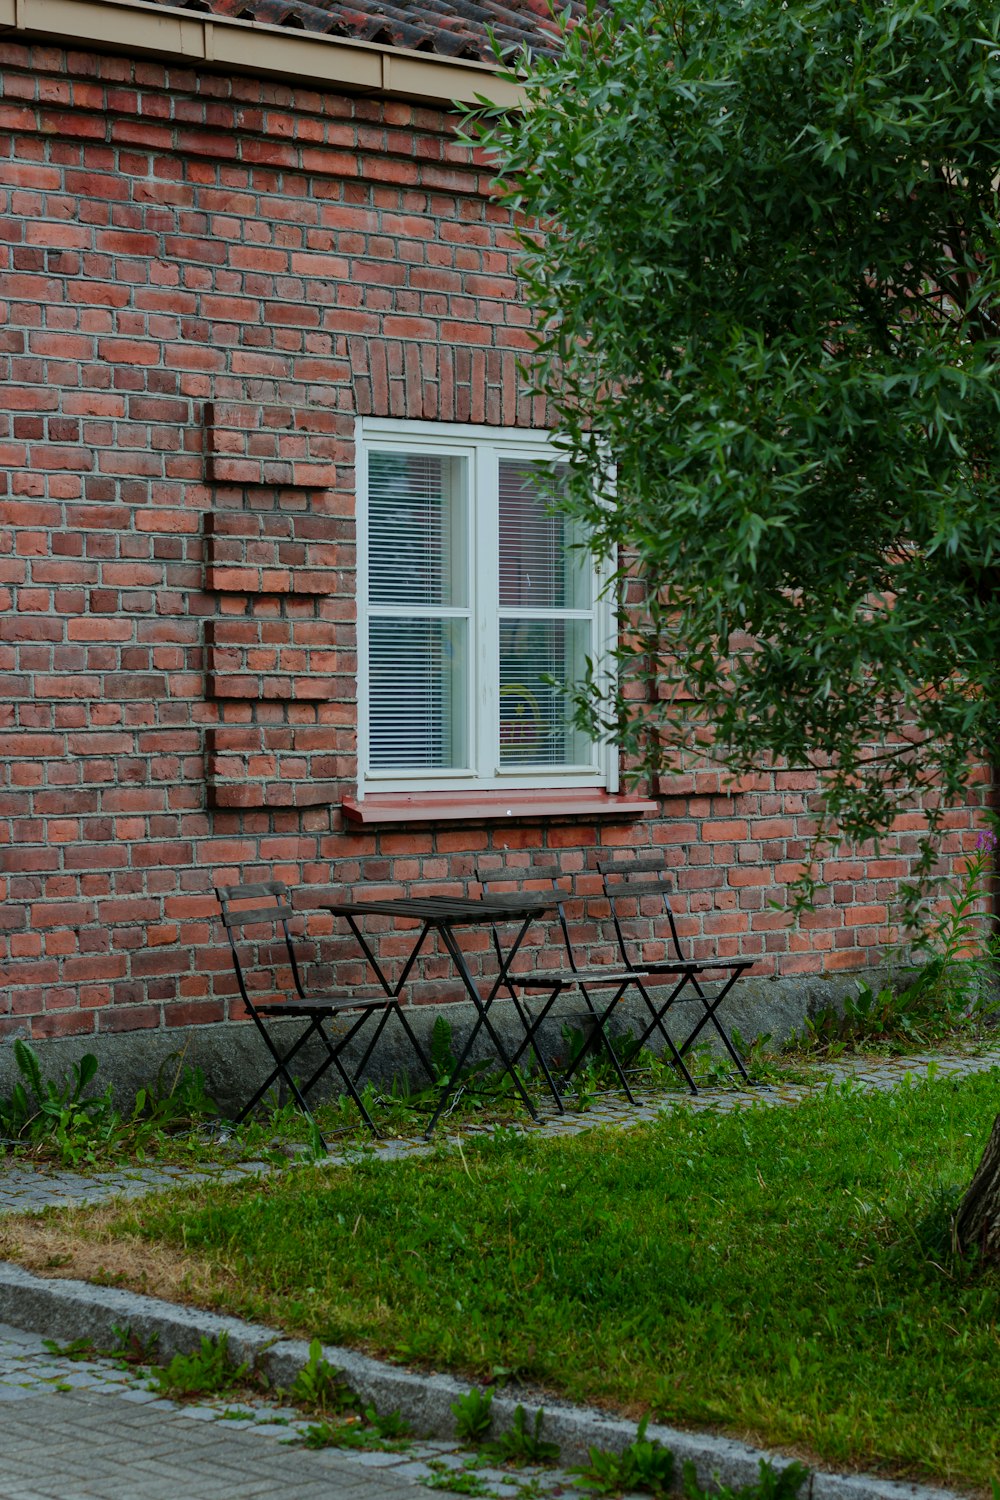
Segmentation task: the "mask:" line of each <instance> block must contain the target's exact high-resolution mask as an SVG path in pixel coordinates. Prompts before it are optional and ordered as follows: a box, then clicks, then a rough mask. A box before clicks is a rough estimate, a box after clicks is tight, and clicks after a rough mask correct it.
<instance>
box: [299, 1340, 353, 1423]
mask: <svg viewBox="0 0 1000 1500" xmlns="http://www.w3.org/2000/svg"><path fill="white" fill-rule="evenodd" d="M288 1394H289V1396H290V1397H291V1399H292V1400H293V1401H294V1402H295V1403H296V1405H297V1406H302V1407H305V1409H306V1410H307V1411H318V1412H347V1411H351V1410H352V1409H353V1408H355V1407H357V1406H359V1405H360V1402H359V1401H358V1398H357V1396H356V1395H355V1394H354V1392H353V1391H352V1390H351V1388H350V1386H349V1385H347V1383H346V1382H345V1381H344V1379H343V1377H342V1375H341V1373H340V1371H339V1370H337V1369H336V1368H335V1367H334V1366H333V1365H331V1363H330V1361H329V1360H328V1359H326V1358H325V1356H324V1354H323V1346H322V1344H321V1343H320V1341H319V1339H313V1340H312V1342H311V1343H310V1345H309V1358H308V1359H307V1360H306V1362H305V1364H304V1365H303V1366H302V1369H301V1370H300V1371H299V1373H298V1374H297V1375H296V1377H295V1380H294V1383H293V1384H292V1388H291V1390H290V1391H289V1392H288Z"/></svg>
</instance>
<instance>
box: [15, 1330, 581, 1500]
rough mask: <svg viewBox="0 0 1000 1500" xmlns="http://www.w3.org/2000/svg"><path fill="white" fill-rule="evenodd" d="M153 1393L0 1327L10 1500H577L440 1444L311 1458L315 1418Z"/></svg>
mask: <svg viewBox="0 0 1000 1500" xmlns="http://www.w3.org/2000/svg"><path fill="white" fill-rule="evenodd" d="M149 1384H150V1383H149V1376H148V1372H145V1371H140V1370H136V1369H134V1368H130V1367H124V1366H120V1365H118V1364H116V1363H115V1362H114V1360H112V1359H108V1358H98V1357H94V1358H87V1359H71V1358H69V1357H67V1356H66V1355H59V1354H54V1353H52V1352H51V1351H50V1350H48V1349H46V1347H45V1343H44V1341H43V1340H42V1339H41V1338H39V1337H38V1336H37V1335H36V1334H32V1333H22V1332H20V1331H19V1330H17V1329H14V1328H8V1327H4V1326H3V1325H0V1495H2V1496H3V1500H243V1497H246V1500H256V1497H260V1500H270V1497H277V1496H279V1495H280V1496H287V1497H289V1500H415V1497H416V1496H418V1495H420V1494H422V1493H425V1494H426V1493H433V1491H434V1490H435V1489H439V1488H444V1486H445V1485H446V1484H447V1485H448V1486H449V1487H451V1486H452V1485H454V1483H455V1478H456V1476H461V1477H460V1479H459V1482H460V1483H464V1486H465V1488H464V1493H466V1494H481V1495H484V1496H489V1497H494V1496H495V1497H498V1500H503V1497H511V1500H517V1497H523V1500H529V1497H530V1500H536V1497H539V1500H541V1497H548V1496H553V1497H555V1496H560V1495H565V1496H570V1495H572V1496H574V1497H576V1500H583V1497H582V1494H581V1492H580V1491H579V1490H578V1489H577V1488H576V1486H575V1485H574V1483H573V1480H572V1479H571V1478H570V1476H569V1475H567V1474H565V1473H562V1472H560V1471H556V1470H551V1469H549V1470H533V1471H527V1470H525V1471H520V1472H518V1471H514V1470H504V1469H497V1468H494V1467H490V1466H488V1465H487V1466H485V1467H481V1466H479V1463H478V1459H477V1455H476V1454H474V1453H471V1452H463V1451H462V1450H461V1449H460V1448H459V1447H458V1446H457V1445H455V1444H452V1443H445V1442H427V1441H414V1442H412V1443H409V1444H407V1445H405V1446H402V1447H401V1448H400V1451H398V1452H391V1453H379V1452H363V1451H345V1450H343V1449H337V1448H322V1449H315V1450H313V1449H309V1448H307V1447H305V1445H304V1435H305V1433H306V1432H307V1430H308V1428H309V1427H311V1426H313V1425H314V1424H315V1423H316V1420H317V1419H316V1418H315V1417H307V1416H304V1415H303V1413H302V1412H300V1411H297V1410H296V1409H295V1408H294V1407H289V1406H285V1405H281V1404H279V1403H278V1402H265V1401H257V1400H252V1401H249V1402H248V1401H241V1400H236V1399H230V1400H226V1399H223V1398H220V1399H215V1400H208V1401H196V1402H191V1403H184V1404H180V1403H178V1402H176V1401H169V1400H165V1399H163V1398H162V1397H160V1396H159V1395H158V1394H157V1393H156V1391H155V1390H150V1388H149ZM470 1466H472V1467H470Z"/></svg>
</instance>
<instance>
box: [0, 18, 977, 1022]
mask: <svg viewBox="0 0 1000 1500" xmlns="http://www.w3.org/2000/svg"><path fill="white" fill-rule="evenodd" d="M0 58H2V61H3V63H4V69H5V75H6V76H5V83H4V100H3V102H2V104H0V202H2V211H3V219H2V230H0V257H2V265H3V280H2V287H0V293H2V296H3V298H4V299H5V307H4V318H3V323H2V328H0V377H2V379H3V383H4V390H5V393H6V401H5V403H4V407H5V410H4V411H3V413H2V414H0V468H2V474H0V499H2V517H0V700H2V701H0V748H2V754H3V757H4V759H3V764H2V772H0V774H2V784H0V861H2V863H0V870H2V877H0V888H2V890H3V894H4V898H5V899H4V902H3V906H2V918H0V924H2V940H0V941H2V944H3V946H4V948H5V949H6V950H7V951H6V952H5V953H4V954H3V960H4V961H3V980H4V983H3V987H2V989H0V1033H3V1034H9V1033H10V1032H12V1031H22V1032H24V1033H26V1034H30V1035H32V1036H52V1035H60V1034H70V1033H77V1032H80V1033H85V1032H91V1031H121V1030H128V1029H132V1028H139V1027H159V1026H182V1025H187V1024H190V1023H195V1022H206V1021H212V1020H216V1019H218V1018H220V1017H224V1016H225V1015H227V1014H228V1007H229V1005H230V1002H231V999H232V994H233V984H232V981H231V978H230V973H229V967H228V959H227V957H226V952H225V950H224V948H223V947H222V944H221V941H220V934H219V931H218V929H217V927H216V924H215V922H214V912H215V902H214V898H213V896H212V894H211V889H212V885H213V882H214V881H215V880H218V879H222V880H231V879H235V878H238V877H239V876H240V875H244V876H246V877H248V878H250V877H253V876H257V877H258V878H259V876H260V874H261V872H262V870H263V869H269V868H273V869H274V870H275V871H276V873H277V874H279V875H280V876H281V877H283V878H285V879H286V880H288V881H289V883H291V884H293V885H295V886H297V887H308V886H310V885H326V884H328V883H329V882H331V881H332V882H341V881H342V882H345V883H347V884H349V885H354V884H355V883H358V882H361V883H367V884H377V885H379V886H382V887H385V886H389V885H396V886H400V887H403V888H404V889H408V890H417V889H422V888H427V889H431V888H433V889H435V890H445V889H460V888H462V887H464V886H465V885H466V883H467V882H469V880H470V878H471V875H472V872H473V868H474V864H475V861H476V860H477V859H481V858H485V859H487V861H492V863H493V864H494V865H497V864H499V863H500V862H501V861H502V860H505V859H507V860H522V861H524V862H525V863H527V862H529V861H530V858H531V856H532V854H533V853H534V852H535V851H538V850H542V849H544V850H547V851H552V852H553V853H555V854H556V855H557V856H558V857H559V859H560V860H561V861H562V862H563V864H564V867H565V868H566V869H567V870H569V871H585V870H586V869H587V868H588V861H589V859H590V856H591V855H592V851H593V850H594V848H595V846H597V845H599V844H603V845H604V846H606V847H617V848H621V849H623V850H627V849H629V848H631V847H632V846H635V845H637V844H639V845H641V844H655V845H664V846H665V847H666V848H667V849H668V851H669V855H670V859H671V862H672V863H673V865H674V866H675V868H676V872H677V882H678V887H679V893H680V904H681V907H682V909H683V912H684V917H683V924H684V926H685V928H686V930H688V931H689V932H690V933H691V934H692V935H693V936H694V937H695V940H696V943H697V947H698V949H699V951H703V952H707V951H710V950H711V949H714V948H718V949H719V950H721V951H722V952H724V953H726V954H731V953H735V952H737V951H739V952H743V953H748V954H753V955H755V956H759V958H760V960H761V968H760V972H762V973H768V972H773V971H774V970H775V969H777V971H778V972H780V973H782V974H784V975H793V974H798V973H814V972H817V971H819V970H821V969H842V968H848V967H854V966H860V965H864V964H866V963H869V962H872V961H874V960H875V959H876V958H877V956H878V954H877V948H878V945H879V943H880V942H881V941H882V940H883V939H884V938H885V936H886V924H887V920H888V917H889V914H890V903H891V900H892V897H893V893H894V888H895V881H896V879H897V878H898V876H899V875H900V874H901V873H903V868H904V866H903V863H902V862H901V861H900V860H899V859H897V858H894V857H883V858H869V859H863V858H857V859H843V860H839V861H837V862H836V863H831V864H830V865H829V866H828V869H827V874H828V875H829V876H830V877H831V879H832V886H831V887H830V889H829V891H828V892H827V893H826V894H825V895H824V896H823V897H822V898H821V901H822V904H821V905H820V907H819V909H818V910H817V912H816V913H815V915H814V916H813V917H811V918H808V919H806V921H805V922H804V923H803V925H802V927H801V929H800V930H794V929H789V927H788V924H787V922H786V921H785V919H784V917H783V916H782V915H780V914H779V913H776V912H774V911H772V910H771V909H770V908H769V904H768V903H769V900H770V899H771V898H772V896H773V895H774V894H775V890H774V884H775V881H776V880H777V881H779V882H780V881H781V880H782V879H783V878H784V876H785V874H786V873H787V871H788V869H789V868H790V867H791V866H793V865H794V863H795V861H796V860H797V859H798V857H799V856H800V855H801V853H802V849H803V839H804V835H805V833H806V832H807V830H808V827H809V817H808V809H807V794H808V790H809V787H808V783H807V781H806V780H805V779H804V778H803V777H802V776H800V775H793V774H787V775H779V776H777V777H776V778H773V777H762V778H760V780H759V782H757V783H754V784H753V785H748V786H747V787H746V788H745V789H743V790H741V791H739V792H738V794H736V795H731V794H728V793H726V792H725V791H724V790H723V789H722V787H721V785H720V783H719V780H718V777H717V776H716V775H715V774H714V773H707V772H704V773H699V774H692V775H689V776H686V777H678V778H677V779H676V780H675V781H674V782H673V783H671V784H670V785H669V786H668V787H667V788H666V792H667V795H665V796H664V798H663V803H662V810H663V811H662V817H661V818H659V819H646V820H644V821H643V822H642V823H641V825H639V826H635V827H633V826H623V825H622V824H615V823H611V824H601V825H594V824H591V823H587V824H580V823H576V822H571V821H566V820H564V821H557V822H552V823H549V824H546V825H531V826H529V825H527V824H515V825H513V826H511V825H510V824H500V825H497V824H489V823H483V824H479V825H476V826H461V825H443V826H442V828H441V829H440V831H428V830H427V829H426V828H422V827H421V828H418V829H416V830H415V831H414V830H412V829H395V830H392V831H386V832H381V833H379V832H378V831H371V830H367V831H363V832H353V831H351V830H350V829H347V828H345V826H344V824H343V822H342V818H341V813H340V809H339V799H340V797H341V796H342V795H343V794H345V793H347V792H350V791H351V790H353V786H354V772H355V761H354V756H355V677H354V674H355V666H356V656H355V651H356V641H355V611H354V602H353V568H354V530H353V515H354V492H353V467H352V466H353V446H352V444H353V424H354V419H355V416H356V415H357V414H361V415H365V414H376V415H398V416H401V417H404V416H405V417H411V418H412V417H416V418H424V419H441V420H447V421H457V422H462V421H471V422H477V423H481V422H486V423H501V424H510V425H513V424H522V425H541V424H542V423H543V422H544V412H543V411H541V410H539V408H538V406H537V404H534V405H533V404H532V403H531V402H529V401H527V400H526V399H525V398H524V397H523V396H521V395H520V394H519V390H518V382H517V374H516V368H515V364H516V359H517V357H518V355H519V354H520V352H521V351H523V349H524V348H525V346H526V328H527V325H528V323H529V314H528V311H527V309H526V308H525V307H524V305H523V303H522V302H521V301H520V300H519V298H518V291H517V287H516V284H515V278H514V258H513V250H512V243H511V239H510V235H509V226H508V223H507V221H506V219H505V216H504V214H503V213H502V212H501V211H500V210H499V209H498V208H497V207H496V206H495V205H492V204H491V203H490V201H489V199H488V196H487V192H488V174H487V173H485V172H484V171H482V170H480V169H478V168H477V167H476V166H475V165H473V164H472V163H470V161H469V158H468V153H467V152H466V150H465V149H464V148H462V147H461V146H459V145H457V144H456V143H455V142H454V141H453V140H452V138H451V136H450V127H449V121H448V119H447V117H446V116H445V115H443V114H442V113H440V112H438V111H436V110H431V109H423V108H412V107H411V106H409V105H407V104H402V103H397V102H391V101H390V102H379V101H376V100H368V99H350V98H346V97H343V96H338V95H333V94H320V93H317V92H313V91H311V90H306V89H302V90H300V91H298V92H297V93H295V92H293V91H292V90H291V89H290V88H288V87H286V86H284V85H280V84H275V83H269V82H262V81H259V80H254V79H247V78H226V77H220V76H215V75H212V74H205V75H201V76H197V75H196V74H195V73H194V72H191V71H185V70H183V69H180V68H174V67H170V68H164V67H162V66H158V65H155V64H153V63H146V62H140V63H133V62H130V61H128V60H125V59H122V58H117V57H109V56H104V57H102V56H98V55H89V54H84V53H70V54H69V55H66V54H65V53H64V52H61V51H59V50H58V49H53V48H36V49H34V50H33V51H31V52H29V51H28V50H27V49H24V48H20V47H18V46H15V45H4V46H3V47H2V48H0ZM970 827H971V815H970V816H962V817H958V818H956V820H955V828H956V833H955V839H956V841H958V840H961V839H963V838H964V840H965V841H966V842H968V839H969V837H970V835H969V833H968V830H969V828H970ZM546 858H547V859H550V858H551V854H549V855H547V856H546ZM595 888H596V886H595V883H594V882H593V880H592V879H591V878H585V879H583V880H581V882H580V883H579V889H580V891H581V893H585V892H586V891H587V890H588V889H590V890H593V889H595ZM302 899H303V901H304V904H308V894H307V893H303V895H302ZM313 930H314V932H315V933H316V935H317V937H318V938H319V939H320V940H321V949H322V951H324V952H325V954H326V955H327V956H328V957H331V958H333V959H335V960H338V961H339V963H340V977H341V978H342V979H344V980H345V981H348V982H349V981H353V980H355V979H359V978H361V977H363V976H362V974H361V969H360V966H359V965H358V964H357V962H356V961H355V958H354V955H353V951H352V949H351V947H350V945H349V944H348V943H347V942H346V941H345V940H344V939H343V938H342V936H332V935H331V934H330V922H329V920H328V919H324V918H322V917H320V918H318V919H316V920H315V921H314V923H313ZM586 935H589V936H590V937H591V938H592V940H593V941H594V942H595V943H597V942H599V940H600V937H601V934H600V931H599V929H598V928H597V927H591V928H589V929H587V934H586ZM324 939H325V941H324ZM445 968H446V966H445V965H444V964H443V963H442V964H441V965H439V966H437V970H436V969H435V967H434V966H433V965H431V966H429V968H428V970H427V971H426V972H427V975H428V979H429V981H433V979H434V978H435V974H436V973H440V974H442V975H443V973H444V971H445ZM238 1009H239V1008H238V1007H236V1010H237V1011H238Z"/></svg>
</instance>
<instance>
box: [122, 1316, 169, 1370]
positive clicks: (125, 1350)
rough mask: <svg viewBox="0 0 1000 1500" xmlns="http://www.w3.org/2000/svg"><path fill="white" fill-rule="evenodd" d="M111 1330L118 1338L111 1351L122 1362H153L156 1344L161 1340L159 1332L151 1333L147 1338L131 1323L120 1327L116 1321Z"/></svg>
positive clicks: (143, 1363)
mask: <svg viewBox="0 0 1000 1500" xmlns="http://www.w3.org/2000/svg"><path fill="white" fill-rule="evenodd" d="M111 1332H112V1333H113V1334H114V1336H115V1338H116V1340H117V1344H116V1346H115V1348H114V1349H113V1350H112V1351H111V1353H112V1355H113V1357H114V1358H115V1359H116V1360H117V1361H118V1362H119V1363H120V1364H123V1365H151V1364H152V1363H153V1356H154V1354H155V1353H156V1346H157V1344H158V1343H159V1342H160V1335H159V1334H158V1333H151V1334H150V1335H149V1336H148V1337H147V1338H143V1337H142V1336H141V1335H140V1334H138V1333H136V1332H135V1331H134V1330H133V1328H132V1326H131V1324H129V1325H128V1326H127V1327H125V1328H119V1327H118V1325H117V1324H116V1323H112V1325H111Z"/></svg>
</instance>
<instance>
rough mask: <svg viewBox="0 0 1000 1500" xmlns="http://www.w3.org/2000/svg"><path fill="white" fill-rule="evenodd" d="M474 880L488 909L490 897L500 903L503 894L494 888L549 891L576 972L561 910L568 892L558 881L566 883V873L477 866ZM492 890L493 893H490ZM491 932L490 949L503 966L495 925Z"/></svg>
mask: <svg viewBox="0 0 1000 1500" xmlns="http://www.w3.org/2000/svg"><path fill="white" fill-rule="evenodd" d="M476 879H477V880H478V881H479V884H480V886H481V887H482V892H483V901H484V902H486V904H487V905H488V904H489V901H490V898H491V896H493V897H495V899H496V900H497V902H498V903H499V902H500V901H501V900H502V899H503V896H504V892H503V891H497V889H496V887H497V886H498V885H513V886H514V887H515V888H516V889H517V890H518V891H523V890H526V889H527V888H528V886H529V883H531V882H535V883H536V884H538V885H540V886H542V887H543V888H545V889H548V888H551V889H552V891H553V892H554V894H555V898H556V902H555V906H556V915H557V916H558V918H559V927H560V929H561V931H562V939H563V946H564V947H565V949H566V957H567V958H568V960H569V965H570V968H571V969H574V970H575V969H576V966H577V965H576V957H575V955H574V953H573V944H572V943H571V942H570V937H569V924H568V922H567V921H566V912H565V909H564V906H563V903H564V901H565V900H566V898H567V897H568V895H569V892H568V891H564V890H562V889H561V888H560V885H559V882H560V880H568V879H569V876H568V875H567V873H566V871H565V870H561V869H560V868H559V866H558V865H528V866H526V867H525V868H524V869H520V868H514V869H511V870H484V869H483V868H482V867H481V866H479V865H477V866H476ZM491 886H492V888H493V889H492V890H491V889H490V887H491ZM492 931H493V947H494V948H495V950H496V954H497V957H498V958H499V959H501V962H502V954H501V948H500V937H499V934H498V932H497V929H496V923H494V924H493V927H492Z"/></svg>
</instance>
